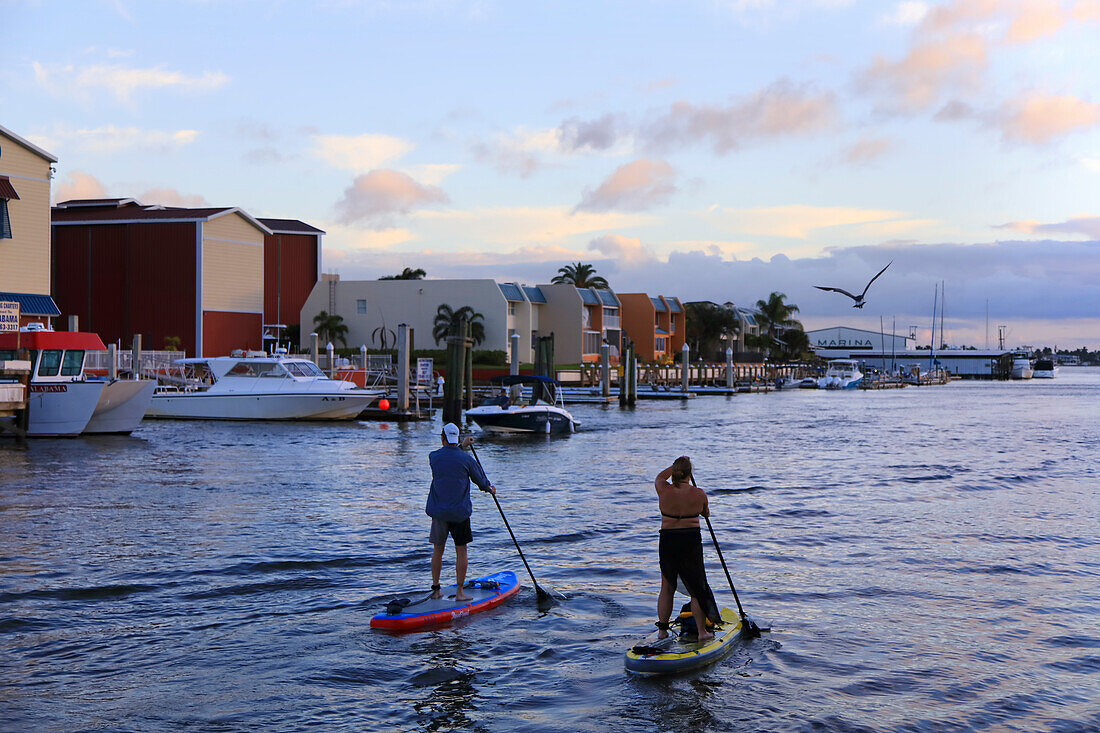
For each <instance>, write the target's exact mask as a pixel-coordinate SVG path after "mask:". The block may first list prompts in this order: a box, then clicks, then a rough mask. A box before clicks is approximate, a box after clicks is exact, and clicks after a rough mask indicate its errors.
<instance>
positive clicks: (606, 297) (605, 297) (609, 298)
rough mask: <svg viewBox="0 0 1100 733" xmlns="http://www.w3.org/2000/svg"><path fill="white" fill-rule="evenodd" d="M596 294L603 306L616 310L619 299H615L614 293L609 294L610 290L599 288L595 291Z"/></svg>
mask: <svg viewBox="0 0 1100 733" xmlns="http://www.w3.org/2000/svg"><path fill="white" fill-rule="evenodd" d="M596 293H597V294H598V295H599V296H600V301H601V302H602V303H603V304H604V305H610V306H614V307H616V308H617V307H618V306H619V299H618V298H616V297H615V293H613V292H611V291H610V290H604V289H603V288H599V289H597V290H596Z"/></svg>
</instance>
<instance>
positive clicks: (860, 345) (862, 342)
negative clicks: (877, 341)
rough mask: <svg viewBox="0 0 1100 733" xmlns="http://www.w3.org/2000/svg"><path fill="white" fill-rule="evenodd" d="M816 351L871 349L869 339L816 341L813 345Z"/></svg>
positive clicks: (872, 345)
mask: <svg viewBox="0 0 1100 733" xmlns="http://www.w3.org/2000/svg"><path fill="white" fill-rule="evenodd" d="M814 348H817V349H873V348H874V344H872V343H871V339H861V338H852V339H818V340H817V343H816V344H815V345H814Z"/></svg>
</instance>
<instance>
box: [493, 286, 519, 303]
mask: <svg viewBox="0 0 1100 733" xmlns="http://www.w3.org/2000/svg"><path fill="white" fill-rule="evenodd" d="M497 287H498V288H500V292H501V294H503V295H504V298H505V300H508V301H511V302H516V303H523V302H524V298H523V291H522V290H520V289H519V285H516V284H515V283H497Z"/></svg>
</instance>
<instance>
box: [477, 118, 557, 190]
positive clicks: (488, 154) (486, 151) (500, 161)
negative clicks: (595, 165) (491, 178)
mask: <svg viewBox="0 0 1100 733" xmlns="http://www.w3.org/2000/svg"><path fill="white" fill-rule="evenodd" d="M561 134H562V133H561V130H560V129H558V128H551V129H542V130H531V129H528V128H526V127H518V128H516V129H515V130H513V131H512V132H510V133H498V134H497V135H494V136H493V137H492V138H491V139H490V140H489V141H479V142H475V143H473V144H472V145H471V146H470V150H471V152H472V153H473V154H474V157H476V158H477V159H478V160H480V161H482V162H486V163H490V164H491V165H492V166H493V167H494V168H496V169H497V170H498V171H500V172H501V173H514V174H518V175H519V176H520V178H527V177H528V176H530V175H531V174H532V173H534V172H535V171H536V170H537V169H538V168H540V167H541V166H542V156H543V155H545V154H547V153H552V152H555V151H557V150H559V149H560V147H561Z"/></svg>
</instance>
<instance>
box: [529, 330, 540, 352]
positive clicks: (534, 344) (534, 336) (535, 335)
mask: <svg viewBox="0 0 1100 733" xmlns="http://www.w3.org/2000/svg"><path fill="white" fill-rule="evenodd" d="M538 345H539V332H538V331H534V330H532V331H531V348H532V349H535V348H538Z"/></svg>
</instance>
